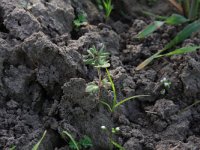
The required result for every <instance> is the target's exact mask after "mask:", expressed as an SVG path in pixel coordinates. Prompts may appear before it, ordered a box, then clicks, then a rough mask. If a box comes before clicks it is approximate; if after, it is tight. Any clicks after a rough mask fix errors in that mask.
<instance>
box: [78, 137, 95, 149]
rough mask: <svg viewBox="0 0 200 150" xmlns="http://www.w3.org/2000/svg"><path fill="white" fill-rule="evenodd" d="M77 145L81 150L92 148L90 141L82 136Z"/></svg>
mask: <svg viewBox="0 0 200 150" xmlns="http://www.w3.org/2000/svg"><path fill="white" fill-rule="evenodd" d="M79 144H80V145H81V146H82V147H83V148H90V147H92V146H93V144H92V140H91V139H90V138H89V137H88V136H84V137H83V138H82V139H81V140H80V141H79Z"/></svg>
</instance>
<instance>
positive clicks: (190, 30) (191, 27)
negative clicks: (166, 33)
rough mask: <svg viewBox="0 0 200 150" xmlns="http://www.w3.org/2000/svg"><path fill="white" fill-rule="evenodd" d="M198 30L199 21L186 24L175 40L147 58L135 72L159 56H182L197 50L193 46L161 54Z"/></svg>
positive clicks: (199, 28) (196, 47) (199, 26)
mask: <svg viewBox="0 0 200 150" xmlns="http://www.w3.org/2000/svg"><path fill="white" fill-rule="evenodd" d="M199 30H200V20H197V21H194V22H192V23H190V24H188V25H187V26H186V27H185V28H184V29H183V30H182V31H180V32H179V33H178V34H177V35H176V36H175V38H173V39H172V40H171V41H170V42H169V43H168V44H167V45H165V47H164V48H163V49H162V50H160V51H158V52H157V53H156V54H154V55H152V56H151V57H149V58H147V59H146V60H145V61H144V62H142V63H141V64H140V65H139V66H137V68H136V70H141V69H143V68H144V67H145V66H147V65H148V64H149V63H151V62H152V61H153V60H154V59H155V58H160V57H161V56H170V55H172V54H173V55H174V54H182V53H186V52H191V51H194V50H196V49H198V46H194V47H193V48H191V47H186V48H182V49H179V50H175V51H173V52H172V53H168V54H162V53H163V52H165V51H167V50H169V49H171V48H173V47H174V46H176V45H177V44H179V43H181V42H182V41H184V40H185V39H186V38H188V37H190V36H191V35H192V34H193V33H194V32H197V31H199ZM161 54H162V55H161Z"/></svg>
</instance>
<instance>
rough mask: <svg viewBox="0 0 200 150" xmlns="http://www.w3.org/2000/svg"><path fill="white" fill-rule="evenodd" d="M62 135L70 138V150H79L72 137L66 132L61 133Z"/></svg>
mask: <svg viewBox="0 0 200 150" xmlns="http://www.w3.org/2000/svg"><path fill="white" fill-rule="evenodd" d="M63 134H64V135H66V136H67V137H69V138H70V143H71V145H70V143H69V147H70V148H71V149H75V150H79V147H78V143H77V142H76V141H75V139H74V138H73V137H72V135H71V134H70V133H69V132H67V131H63ZM72 143H73V144H72Z"/></svg>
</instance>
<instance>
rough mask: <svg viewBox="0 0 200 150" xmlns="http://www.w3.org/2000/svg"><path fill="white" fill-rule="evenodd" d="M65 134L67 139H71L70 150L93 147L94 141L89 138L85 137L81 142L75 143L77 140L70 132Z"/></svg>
mask: <svg viewBox="0 0 200 150" xmlns="http://www.w3.org/2000/svg"><path fill="white" fill-rule="evenodd" d="M63 133H64V134H65V135H66V136H67V137H69V139H70V142H69V148H70V149H72V150H80V149H87V148H90V147H92V146H93V144H92V140H91V139H90V138H89V137H88V136H84V137H83V138H82V139H80V140H79V141H75V139H74V138H73V137H72V135H71V134H70V133H69V132H67V131H63Z"/></svg>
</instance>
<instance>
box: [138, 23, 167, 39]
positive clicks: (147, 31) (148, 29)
mask: <svg viewBox="0 0 200 150" xmlns="http://www.w3.org/2000/svg"><path fill="white" fill-rule="evenodd" d="M163 24H164V22H163V21H154V22H153V23H151V24H150V25H148V26H147V27H146V28H145V29H144V30H142V31H141V32H140V33H138V35H137V37H138V38H145V37H147V36H149V35H150V34H151V33H153V32H154V31H156V30H157V29H158V28H160V27H161V26H162V25H163Z"/></svg>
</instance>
